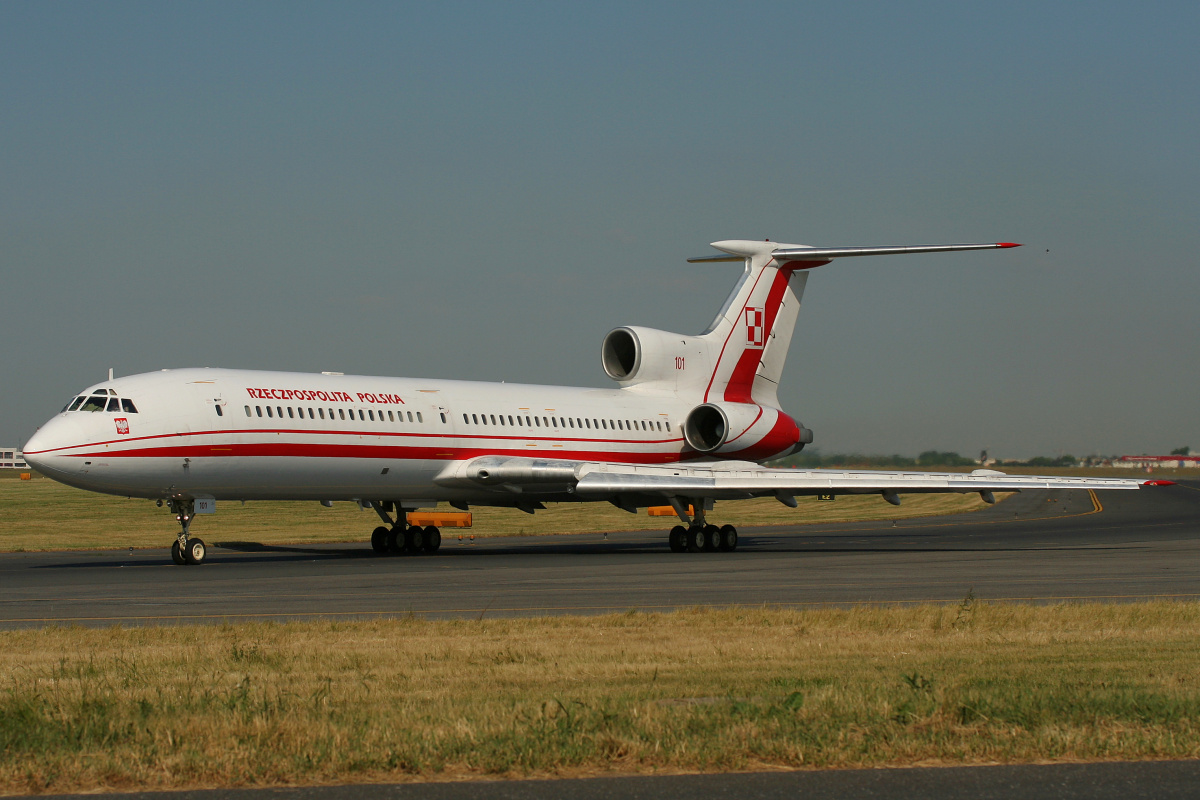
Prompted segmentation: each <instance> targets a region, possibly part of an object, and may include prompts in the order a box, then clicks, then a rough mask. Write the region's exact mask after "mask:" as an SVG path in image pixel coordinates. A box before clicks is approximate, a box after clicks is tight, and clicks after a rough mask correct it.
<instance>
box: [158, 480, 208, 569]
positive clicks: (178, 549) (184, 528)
mask: <svg viewBox="0 0 1200 800" xmlns="http://www.w3.org/2000/svg"><path fill="white" fill-rule="evenodd" d="M167 502H168V503H169V504H170V507H171V511H172V512H173V513H174V514H175V519H176V520H178V521H179V524H180V526H181V530H180V531H179V536H178V537H177V538H176V539H175V541H174V542H172V543H171V560H172V561H174V562H175V563H176V564H178V565H179V566H181V567H182V566H185V565H187V564H193V565H198V564H203V563H204V559H205V557H206V556H207V555H208V548H207V547H206V546H205V544H204V540H203V539H200V538H192V537H191V536H189V534H188V531H189V529H190V528H191V527H192V518H193V517H194V516H195V514H196V501H195V500H193V499H192V498H190V497H186V498H185V497H172V498H171V499H170V500H168V501H167Z"/></svg>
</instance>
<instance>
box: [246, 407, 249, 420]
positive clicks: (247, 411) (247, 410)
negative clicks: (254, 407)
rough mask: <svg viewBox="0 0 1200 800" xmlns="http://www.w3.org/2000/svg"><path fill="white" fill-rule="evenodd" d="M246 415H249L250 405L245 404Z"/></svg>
mask: <svg viewBox="0 0 1200 800" xmlns="http://www.w3.org/2000/svg"><path fill="white" fill-rule="evenodd" d="M246 416H247V417H248V416H250V406H246Z"/></svg>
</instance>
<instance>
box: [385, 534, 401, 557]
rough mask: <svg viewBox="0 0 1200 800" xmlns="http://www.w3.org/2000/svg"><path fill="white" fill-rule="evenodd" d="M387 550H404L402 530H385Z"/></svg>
mask: <svg viewBox="0 0 1200 800" xmlns="http://www.w3.org/2000/svg"><path fill="white" fill-rule="evenodd" d="M387 551H388V552H389V553H392V554H395V553H403V552H404V531H402V530H400V529H399V528H392V529H391V530H389V531H388V532H387Z"/></svg>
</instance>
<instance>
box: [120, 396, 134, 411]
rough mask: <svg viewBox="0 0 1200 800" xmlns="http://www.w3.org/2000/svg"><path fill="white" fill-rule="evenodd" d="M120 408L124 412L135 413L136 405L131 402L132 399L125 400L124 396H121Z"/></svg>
mask: <svg viewBox="0 0 1200 800" xmlns="http://www.w3.org/2000/svg"><path fill="white" fill-rule="evenodd" d="M121 410H122V411H124V412H125V413H126V414H136V413H137V406H135V405H134V404H133V401H132V400H127V399H125V398H121Z"/></svg>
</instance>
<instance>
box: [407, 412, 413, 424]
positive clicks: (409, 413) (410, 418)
mask: <svg viewBox="0 0 1200 800" xmlns="http://www.w3.org/2000/svg"><path fill="white" fill-rule="evenodd" d="M408 421H409V422H412V421H413V420H412V412H411V411H410V412H408Z"/></svg>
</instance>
